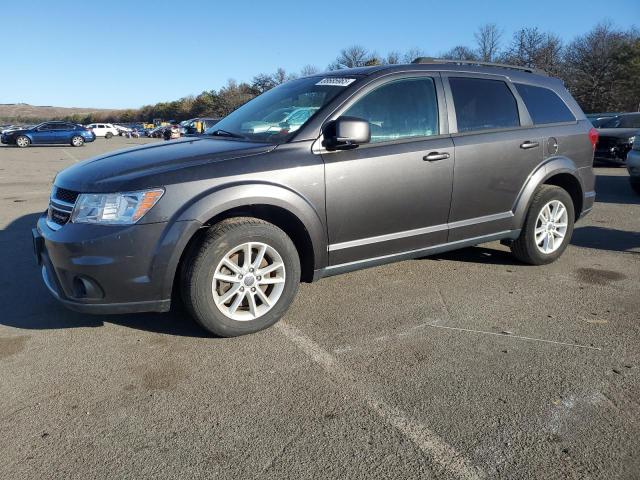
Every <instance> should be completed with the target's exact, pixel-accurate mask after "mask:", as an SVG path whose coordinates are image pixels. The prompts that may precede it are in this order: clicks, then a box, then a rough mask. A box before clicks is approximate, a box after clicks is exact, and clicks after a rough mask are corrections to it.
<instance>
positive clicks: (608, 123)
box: [599, 117, 620, 128]
mask: <svg viewBox="0 0 640 480" xmlns="http://www.w3.org/2000/svg"><path fill="white" fill-rule="evenodd" d="M599 127H600V128H618V127H620V117H612V118H605V119H603V120H602V121H601V122H600V125H599Z"/></svg>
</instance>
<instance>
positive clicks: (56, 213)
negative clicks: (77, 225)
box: [48, 207, 71, 226]
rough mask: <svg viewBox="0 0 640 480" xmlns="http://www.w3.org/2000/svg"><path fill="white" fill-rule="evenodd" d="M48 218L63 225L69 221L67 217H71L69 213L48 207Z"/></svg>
mask: <svg viewBox="0 0 640 480" xmlns="http://www.w3.org/2000/svg"><path fill="white" fill-rule="evenodd" d="M48 216H49V220H51V221H52V222H53V223H55V224H57V225H60V226H62V225H64V224H65V223H67V222H68V221H69V217H71V214H70V213H67V212H63V211H62V210H57V209H55V208H53V207H49V215H48Z"/></svg>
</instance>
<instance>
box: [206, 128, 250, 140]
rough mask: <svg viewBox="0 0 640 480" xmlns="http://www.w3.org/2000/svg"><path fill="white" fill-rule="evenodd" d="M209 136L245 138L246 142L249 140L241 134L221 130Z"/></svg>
mask: <svg viewBox="0 0 640 480" xmlns="http://www.w3.org/2000/svg"><path fill="white" fill-rule="evenodd" d="M209 135H213V136H216V137H231V138H244V139H245V140H246V139H247V137H245V136H244V135H240V134H239V133H233V132H229V131H227V130H222V129H220V128H219V129H218V130H214V131H213V132H211V133H210V134H209Z"/></svg>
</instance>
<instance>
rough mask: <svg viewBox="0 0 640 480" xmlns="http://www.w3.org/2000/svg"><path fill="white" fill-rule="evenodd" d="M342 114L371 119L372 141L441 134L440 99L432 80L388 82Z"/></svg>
mask: <svg viewBox="0 0 640 480" xmlns="http://www.w3.org/2000/svg"><path fill="white" fill-rule="evenodd" d="M343 115H345V116H352V117H358V118H362V119H364V120H367V121H368V122H369V125H370V128H371V142H372V143H377V142H387V141H391V140H398V139H402V138H411V137H428V136H431V135H438V133H439V130H438V101H437V97H436V87H435V84H434V82H433V79H431V78H429V77H424V78H409V79H404V80H396V81H393V82H389V83H387V84H385V85H382V86H381V87H378V88H377V89H375V90H374V91H372V92H370V93H367V94H366V95H365V96H364V97H362V98H361V99H360V100H358V101H357V102H356V103H355V104H353V105H352V106H351V107H350V108H349V109H348V110H347V111H346V112H345V113H344V114H343Z"/></svg>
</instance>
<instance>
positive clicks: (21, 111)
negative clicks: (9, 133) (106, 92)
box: [0, 103, 122, 123]
mask: <svg viewBox="0 0 640 480" xmlns="http://www.w3.org/2000/svg"><path fill="white" fill-rule="evenodd" d="M121 112H122V110H115V109H111V110H110V109H105V108H75V107H74V108H67V107H52V106H49V105H42V106H40V105H29V104H26V103H0V123H11V122H37V121H45V120H55V119H61V118H65V117H71V116H85V115H89V114H91V115H94V116H95V115H96V114H98V115H100V116H111V115H118V114H119V113H121Z"/></svg>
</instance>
